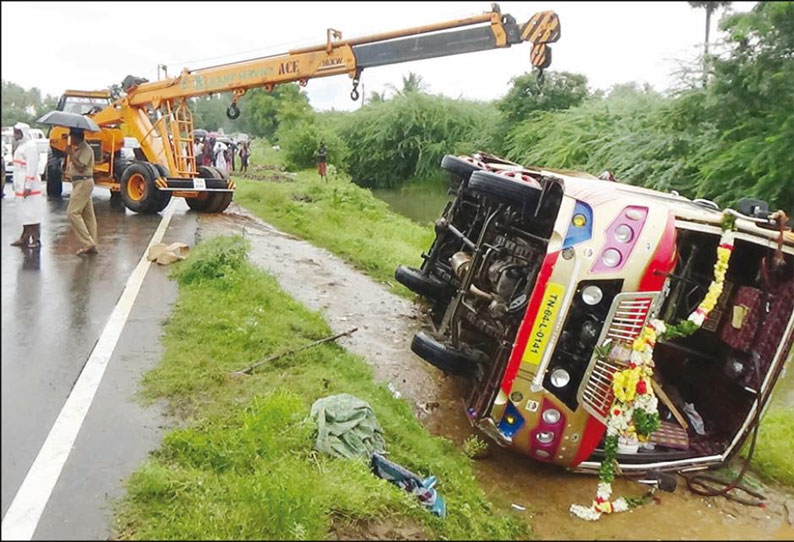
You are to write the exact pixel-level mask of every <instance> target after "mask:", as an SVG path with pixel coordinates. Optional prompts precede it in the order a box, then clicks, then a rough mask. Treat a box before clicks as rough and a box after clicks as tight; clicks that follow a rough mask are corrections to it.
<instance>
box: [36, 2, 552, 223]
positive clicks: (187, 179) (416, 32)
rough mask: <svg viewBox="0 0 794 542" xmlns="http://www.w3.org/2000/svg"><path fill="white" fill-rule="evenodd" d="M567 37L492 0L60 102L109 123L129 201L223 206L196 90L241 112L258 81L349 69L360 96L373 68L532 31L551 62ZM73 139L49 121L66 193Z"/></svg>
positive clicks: (530, 36)
mask: <svg viewBox="0 0 794 542" xmlns="http://www.w3.org/2000/svg"><path fill="white" fill-rule="evenodd" d="M559 37H560V22H559V18H558V17H557V14H556V13H554V12H553V11H543V12H539V13H536V14H535V15H533V16H532V18H531V19H530V20H529V21H527V22H526V23H523V24H518V23H517V22H516V20H515V19H514V18H513V17H512V16H510V15H508V14H502V13H501V11H500V10H499V6H498V5H497V4H492V6H491V11H488V12H485V13H483V14H482V15H477V16H473V17H468V18H465V19H457V20H453V21H447V22H442V23H437V24H431V25H426V26H420V27H414V28H407V29H404V30H397V31H393V32H387V33H382V34H376V35H370V36H365V37H361V38H355V39H347V40H345V39H342V34H341V32H339V31H337V30H334V29H328V31H327V36H326V42H325V43H324V44H322V45H317V46H314V47H306V48H301V49H294V50H291V51H289V52H287V53H285V54H279V55H275V56H269V57H263V58H255V59H252V60H246V61H241V62H233V63H228V64H222V65H218V66H212V67H208V68H203V69H198V70H188V69H186V68H185V69H184V70H183V71H182V72H181V73H180V74H179V75H178V76H177V77H173V78H169V79H165V80H162V81H156V82H148V81H147V80H145V79H141V78H136V77H132V76H128V77H127V78H125V79H124V81H123V83H122V85H121V91H120V92H118V93H117V94H116V95H113V94H112V93H111V92H110V91H67V92H65V93H64V95H63V96H62V97H61V100H60V102H59V104H58V109H61V110H67V111H74V112H78V113H82V114H88V115H89V116H90V117H91V118H92V119H93V120H94V121H95V122H96V123H97V124H98V125H99V126H100V127H101V132H98V133H91V132H89V133H87V134H86V141H87V142H88V143H89V145H91V146H92V147H93V148H94V155H95V170H94V179H95V181H96V183H97V184H98V185H100V186H105V187H107V188H110V190H111V193H114V194H119V193H120V195H121V198H122V200H123V202H124V204H125V206H126V207H127V208H129V209H131V210H133V211H136V212H139V213H157V212H159V211H161V210H163V209H164V208H165V207H166V205H168V202H169V201H170V200H171V196H180V197H184V198H186V200H187V203H188V205H189V206H190V207H191V208H192V209H194V210H197V211H204V212H220V211H223V210H224V209H226V207H227V206H228V205H229V203H231V201H232V194H233V191H234V188H235V187H234V182H233V181H232V180H231V179H229V177H228V175H227V174H226V173H225V172H221V171H219V170H217V169H215V168H211V167H205V166H200V165H197V162H196V156H194V153H193V119H192V115H191V112H190V109H189V108H188V101H187V100H188V99H189V98H194V97H197V96H203V95H209V94H215V93H222V92H231V93H232V99H231V103H230V105H229V107H228V108H227V110H226V114H227V116H228V117H229V118H231V119H235V118H237V117H238V116H239V115H240V110H239V108H238V107H237V102H238V100H239V99H240V98H241V97H242V96H243V95H244V94H245V93H246V91H248V90H250V89H253V88H264V89H265V90H267V91H271V90H272V89H273V87H274V86H275V85H278V84H283V83H290V82H298V83H299V84H300V85H301V86H305V85H306V84H307V83H308V81H309V79H313V78H317V77H328V76H331V75H341V74H348V75H349V76H350V77H351V78H352V79H353V90H352V92H351V98H352V99H353V100H356V99H358V97H359V93H358V88H357V87H358V83H359V78H360V77H361V71H362V70H363V69H365V68H371V67H375V66H384V65H388V64H396V63H400V62H408V61H412V60H421V59H425V58H435V57H442V56H449V55H455V54H461V53H469V52H474V51H483V50H488V49H495V48H506V47H510V46H511V45H514V44H517V43H521V42H524V41H529V42H531V43H532V44H533V46H532V49H531V53H530V61H531V63H532V65H533V66H535V67H536V68H538V69H539V70H543V69H544V68H546V67H548V66H549V65H550V63H551V48H550V47H549V46H548V44H549V43H553V42H555V41H557V40H558V39H559ZM125 136H126V137H133V138H135V139H136V140H137V141H138V143H139V145H140V149H136V159H134V160H130V159H128V158H124V157H123V156H122V154H121V152H120V151H121V148H122V145H123V142H124V137H125ZM67 144H68V131H67V129H65V128H62V127H55V128H53V129H52V130H51V131H50V147H51V153H50V156H51V160H50V161H49V164H48V170H47V177H48V183H47V184H48V193H49V194H50V195H55V194H60V191H61V186H62V185H61V182H62V180H61V179H62V178H61V171H62V166H63V160H64V156H65V150H66V145H67Z"/></svg>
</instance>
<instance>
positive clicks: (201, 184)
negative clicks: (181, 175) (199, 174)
mask: <svg viewBox="0 0 794 542" xmlns="http://www.w3.org/2000/svg"><path fill="white" fill-rule="evenodd" d="M193 188H195V189H196V190H206V189H207V182H206V181H205V180H204V179H193Z"/></svg>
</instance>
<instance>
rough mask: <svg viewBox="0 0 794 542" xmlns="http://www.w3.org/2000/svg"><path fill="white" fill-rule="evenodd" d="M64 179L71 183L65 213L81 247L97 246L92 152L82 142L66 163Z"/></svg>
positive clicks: (89, 147)
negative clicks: (70, 193)
mask: <svg viewBox="0 0 794 542" xmlns="http://www.w3.org/2000/svg"><path fill="white" fill-rule="evenodd" d="M66 177H67V179H69V180H71V181H72V195H71V197H70V198H69V206H68V207H67V209H66V213H67V214H68V216H69V222H70V223H71V224H72V228H73V229H74V232H75V233H76V234H77V237H78V239H79V240H80V243H81V244H82V245H83V247H86V248H87V247H95V246H96V245H97V226H96V215H95V214H94V202H93V200H92V199H91V192H93V190H94V151H93V150H92V149H91V146H90V145H89V144H88V143H86V142H85V141H83V142H82V143H80V145H79V146H78V147H77V151H76V152H75V153H74V155H73V158H70V159H69V160H68V161H67V166H66Z"/></svg>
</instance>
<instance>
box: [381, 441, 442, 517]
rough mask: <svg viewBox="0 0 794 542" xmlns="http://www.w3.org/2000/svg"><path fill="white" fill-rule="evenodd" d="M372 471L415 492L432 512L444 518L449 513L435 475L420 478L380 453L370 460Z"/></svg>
mask: <svg viewBox="0 0 794 542" xmlns="http://www.w3.org/2000/svg"><path fill="white" fill-rule="evenodd" d="M370 466H371V467H372V472H373V473H375V475H376V476H378V477H379V478H383V479H384V480H388V481H389V482H391V483H392V484H394V485H396V486H397V487H400V488H402V489H403V490H405V491H407V492H408V493H413V494H414V495H416V498H417V499H419V502H421V503H422V504H423V505H425V506H426V507H427V508H428V509H429V510H430V512H431V513H432V514H435V515H436V516H438V517H441V518H443V517H444V516H446V514H447V505H446V503H444V498H443V497H442V496H441V495H439V494H438V492H437V491H436V489H435V486H436V483H438V479H437V478H436V477H435V476H430V477H429V478H420V477H419V476H418V475H416V474H414V473H413V472H411V471H409V470H408V469H406V468H405V467H402V466H400V465H398V464H397V463H395V462H393V461H389V460H388V459H386V458H385V457H383V456H382V455H380V454H379V453H377V452H375V453H373V454H372V459H371V462H370Z"/></svg>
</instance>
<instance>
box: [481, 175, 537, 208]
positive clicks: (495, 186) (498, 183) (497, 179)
mask: <svg viewBox="0 0 794 542" xmlns="http://www.w3.org/2000/svg"><path fill="white" fill-rule="evenodd" d="M469 188H470V189H471V190H472V191H473V192H476V193H478V194H481V195H483V196H485V197H487V198H490V199H494V200H497V201H500V202H503V203H507V204H510V205H517V206H521V207H523V208H526V209H533V210H534V209H535V207H536V206H537V204H538V201H540V196H541V194H542V192H543V190H542V189H541V188H540V185H539V184H538V183H537V182H536V181H534V180H531V182H527V181H525V180H518V179H515V178H511V177H508V176H506V175H500V174H496V173H491V172H489V171H476V172H474V173H473V174H472V176H471V179H470V180H469Z"/></svg>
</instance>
